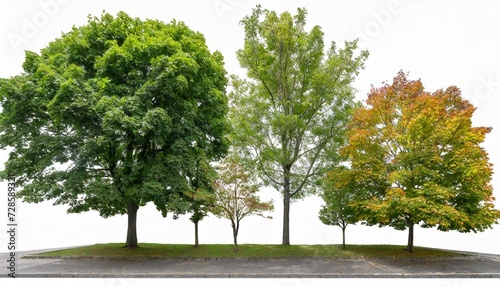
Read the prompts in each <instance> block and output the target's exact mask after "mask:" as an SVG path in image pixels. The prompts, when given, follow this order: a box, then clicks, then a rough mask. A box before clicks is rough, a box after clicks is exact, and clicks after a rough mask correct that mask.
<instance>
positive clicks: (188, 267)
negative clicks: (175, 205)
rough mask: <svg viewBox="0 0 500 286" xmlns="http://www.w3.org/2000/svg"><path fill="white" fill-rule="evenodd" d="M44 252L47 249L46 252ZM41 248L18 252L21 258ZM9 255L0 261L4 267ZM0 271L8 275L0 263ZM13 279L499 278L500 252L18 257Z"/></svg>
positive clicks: (2, 255)
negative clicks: (372, 256) (359, 256)
mask: <svg viewBox="0 0 500 286" xmlns="http://www.w3.org/2000/svg"><path fill="white" fill-rule="evenodd" d="M44 251H46V250H44ZM37 252H42V251H29V252H21V253H18V256H19V257H22V256H27V255H31V254H35V253H37ZM8 259H9V255H8V253H1V254H0V261H3V263H5V264H6V266H8V265H7V264H8V262H6V260H8ZM0 269H1V271H0V272H1V275H5V276H6V275H7V271H8V270H7V269H6V267H1V268H0ZM15 275H16V277H82V278H83V277H96V278H113V277H121V278H233V277H235V278H236V277H238V278H297V277H298V278H500V255H492V254H478V253H475V254H472V255H471V256H469V257H465V258H435V259H426V260H421V259H419V260H417V259H397V260H395V259H345V260H328V259H314V258H307V259H259V260H257V259H223V260H184V259H157V260H125V259H57V258H50V259H46V258H45V259H40V258H36V259H32V258H29V259H28V258H20V259H19V258H18V259H17V261H16V274H15Z"/></svg>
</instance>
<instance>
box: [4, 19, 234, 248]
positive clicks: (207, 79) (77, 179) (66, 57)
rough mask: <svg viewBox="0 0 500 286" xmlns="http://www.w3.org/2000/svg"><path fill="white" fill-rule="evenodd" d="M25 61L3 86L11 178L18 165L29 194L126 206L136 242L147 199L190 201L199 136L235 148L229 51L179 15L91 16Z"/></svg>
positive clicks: (205, 148)
mask: <svg viewBox="0 0 500 286" xmlns="http://www.w3.org/2000/svg"><path fill="white" fill-rule="evenodd" d="M23 68H24V73H22V74H20V75H18V76H15V77H12V78H10V79H4V80H2V81H1V86H0V101H1V104H2V107H3V111H2V113H1V117H0V120H1V121H0V132H1V134H2V135H1V137H0V146H1V148H5V147H7V146H11V147H13V151H12V152H11V153H10V156H9V159H8V162H7V163H6V166H5V171H3V172H2V174H1V176H2V178H3V179H5V177H6V175H7V174H12V175H14V176H16V177H17V178H18V181H17V182H18V184H19V186H20V187H23V189H22V190H21V191H20V192H19V193H18V195H19V196H20V197H21V198H23V199H24V200H25V201H27V202H34V203H36V202H41V201H43V200H52V199H55V204H67V205H69V209H68V212H71V213H80V212H84V211H89V210H96V211H98V212H99V213H100V214H101V215H102V216H104V217H108V216H113V215H117V214H127V215H128V231H127V239H126V246H127V247H137V232H136V217H137V210H138V209H139V207H140V206H143V205H145V204H146V203H147V202H153V203H154V204H155V205H156V207H157V208H158V210H160V211H161V212H162V214H163V215H164V216H165V215H166V214H167V212H169V211H171V212H174V213H184V212H186V211H187V210H188V208H189V206H190V204H189V202H188V201H187V200H185V199H183V198H184V197H185V193H186V190H189V188H190V186H189V184H188V180H187V173H188V171H189V170H192V169H194V167H195V166H196V155H197V153H195V151H194V149H195V147H196V149H197V150H199V152H201V153H203V154H204V155H205V156H206V158H207V159H208V160H216V159H218V158H219V157H220V156H221V155H223V154H225V153H226V152H227V145H228V143H227V139H226V132H227V130H228V126H229V125H228V122H227V119H226V114H227V109H228V107H227V98H226V95H225V86H226V84H227V79H226V78H225V74H226V73H225V70H224V68H223V58H222V55H221V54H220V53H219V52H215V53H210V51H209V50H208V48H207V46H206V44H205V39H204V37H203V35H201V34H200V33H196V32H193V31H191V30H190V29H189V28H188V27H187V26H186V25H185V24H184V23H182V22H176V21H175V20H173V21H172V22H170V23H168V24H165V23H162V22H160V21H156V20H145V21H141V20H140V19H138V18H130V17H129V16H128V15H126V14H125V13H123V12H120V13H119V14H118V15H117V16H116V17H113V16H111V15H109V14H103V15H102V16H101V18H96V17H94V18H92V17H89V20H88V24H87V25H85V26H82V27H74V28H73V29H72V30H71V31H70V32H68V33H65V34H63V35H62V36H61V37H60V38H58V39H56V40H54V41H52V42H51V43H50V44H49V45H48V46H47V47H46V48H44V49H42V51H41V54H40V55H38V54H36V53H34V52H27V53H26V59H25V62H24V65H23Z"/></svg>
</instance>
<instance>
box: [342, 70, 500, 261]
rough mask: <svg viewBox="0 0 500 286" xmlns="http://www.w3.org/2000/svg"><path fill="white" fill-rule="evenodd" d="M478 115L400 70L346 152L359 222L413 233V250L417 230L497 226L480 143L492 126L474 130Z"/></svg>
mask: <svg viewBox="0 0 500 286" xmlns="http://www.w3.org/2000/svg"><path fill="white" fill-rule="evenodd" d="M474 110H475V108H474V107H473V106H472V105H471V104H470V103H469V102H468V101H466V100H464V99H463V98H462V97H461V92H460V90H459V89H458V88H457V87H455V86H451V87H448V88H446V89H439V90H437V91H435V92H433V93H430V92H426V91H425V90H424V87H423V85H422V83H421V81H420V80H415V81H410V80H408V79H407V78H406V75H405V74H404V73H403V72H399V73H398V74H397V76H396V77H395V78H394V81H393V83H392V85H389V84H385V85H384V86H383V87H381V88H372V90H371V91H370V93H369V96H368V99H367V101H366V106H363V107H360V108H359V109H357V110H356V111H355V113H354V116H353V119H352V121H351V123H350V128H349V133H348V138H349V139H348V144H347V145H346V146H345V147H344V148H343V149H342V150H341V153H342V155H344V156H347V158H348V162H349V165H350V167H349V169H348V170H349V171H348V172H343V173H342V174H341V175H342V176H345V177H346V178H344V179H343V180H349V179H350V180H352V182H353V184H352V189H353V193H354V194H355V195H356V202H355V203H354V204H352V205H353V206H354V208H355V210H356V212H357V214H358V217H359V218H360V219H361V220H364V221H365V223H367V224H370V225H373V224H378V225H380V226H383V225H388V226H391V227H394V228H395V229H398V230H404V229H406V228H408V229H409V233H408V244H407V249H406V250H407V251H408V252H412V251H413V236H414V226H415V225H419V226H421V227H424V228H430V227H437V229H438V230H441V231H448V230H457V231H459V232H471V231H473V232H477V231H483V230H485V229H487V228H489V227H491V226H492V225H493V224H495V223H498V219H499V218H500V211H499V210H496V209H495V208H494V204H493V201H494V197H493V196H492V186H491V184H490V181H491V178H492V173H493V171H492V165H491V164H490V163H489V161H488V160H489V159H488V154H487V152H486V151H485V150H484V149H483V148H482V147H481V146H480V144H481V143H482V142H483V141H484V139H485V136H486V134H487V133H489V132H490V130H491V128H489V127H473V126H472V120H471V117H472V115H473V113H474Z"/></svg>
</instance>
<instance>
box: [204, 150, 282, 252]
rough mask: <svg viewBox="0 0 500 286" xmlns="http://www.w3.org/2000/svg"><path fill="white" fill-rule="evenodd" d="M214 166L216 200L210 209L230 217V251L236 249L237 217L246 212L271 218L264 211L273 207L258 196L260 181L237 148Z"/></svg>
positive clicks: (238, 228)
mask: <svg viewBox="0 0 500 286" xmlns="http://www.w3.org/2000/svg"><path fill="white" fill-rule="evenodd" d="M216 169H217V171H218V175H219V176H218V178H217V179H216V180H215V181H214V188H215V197H216V200H215V203H214V206H213V208H212V210H211V212H212V213H213V214H214V215H215V216H217V217H219V218H226V219H228V220H230V221H231V228H232V229H233V242H234V251H235V252H237V251H238V233H239V230H240V222H241V220H242V219H244V218H245V217H247V216H250V215H258V216H261V217H264V218H271V217H270V216H266V215H265V213H266V212H271V211H273V210H274V206H273V202H272V201H269V202H262V201H261V200H260V198H259V196H258V195H257V192H258V191H259V187H260V185H259V184H258V183H257V180H256V178H255V176H254V175H253V172H251V171H250V170H248V168H246V167H245V165H244V163H243V161H242V159H241V157H240V155H239V154H238V152H236V151H234V150H233V151H232V152H230V153H229V155H228V156H227V157H226V158H224V160H223V161H222V162H221V163H220V165H219V166H217V167H216Z"/></svg>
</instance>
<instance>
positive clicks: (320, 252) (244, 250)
mask: <svg viewBox="0 0 500 286" xmlns="http://www.w3.org/2000/svg"><path fill="white" fill-rule="evenodd" d="M239 249H240V250H239V252H233V246H232V245H228V244H204V245H200V246H199V247H197V248H195V247H193V246H192V245H187V244H156V243H140V244H139V247H138V248H133V249H128V248H125V247H124V244H123V243H107V244H96V245H92V246H86V247H79V248H71V249H65V250H59V251H52V252H46V253H41V254H38V255H39V256H47V257H50V256H59V257H92V258H211V259H216V258H327V259H352V258H434V257H460V256H465V255H464V254H460V253H456V252H453V251H446V250H438V249H430V248H423V247H415V248H414V252H413V253H407V252H406V251H405V246H400V245H347V249H346V250H343V249H342V246H341V245H290V246H283V245H269V244H242V245H239Z"/></svg>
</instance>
